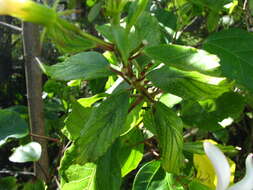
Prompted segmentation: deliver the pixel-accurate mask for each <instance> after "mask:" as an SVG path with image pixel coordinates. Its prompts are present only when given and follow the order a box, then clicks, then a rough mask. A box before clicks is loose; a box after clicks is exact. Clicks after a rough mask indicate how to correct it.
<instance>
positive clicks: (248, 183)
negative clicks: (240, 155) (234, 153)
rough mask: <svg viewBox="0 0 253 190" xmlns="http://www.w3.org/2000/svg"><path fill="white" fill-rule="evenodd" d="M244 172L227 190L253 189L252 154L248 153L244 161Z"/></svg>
mask: <svg viewBox="0 0 253 190" xmlns="http://www.w3.org/2000/svg"><path fill="white" fill-rule="evenodd" d="M245 164H246V174H245V176H244V178H243V179H242V180H241V181H239V182H238V183H236V184H234V185H232V186H231V187H229V188H228V190H253V154H249V155H248V157H247V158H246V161H245Z"/></svg>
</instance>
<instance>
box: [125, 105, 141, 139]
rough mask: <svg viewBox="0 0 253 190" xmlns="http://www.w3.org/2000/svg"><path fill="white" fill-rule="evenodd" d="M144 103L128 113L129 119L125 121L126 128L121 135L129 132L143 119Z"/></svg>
mask: <svg viewBox="0 0 253 190" xmlns="http://www.w3.org/2000/svg"><path fill="white" fill-rule="evenodd" d="M142 105H143V104H142V103H140V104H139V105H137V106H136V107H135V108H134V109H133V110H132V111H131V112H130V113H129V114H128V115H127V120H126V123H125V128H124V129H123V132H122V134H121V135H125V134H126V133H128V132H129V131H130V130H132V129H133V128H134V127H136V125H138V124H140V122H141V121H142V119H143V117H142V114H143V110H142Z"/></svg>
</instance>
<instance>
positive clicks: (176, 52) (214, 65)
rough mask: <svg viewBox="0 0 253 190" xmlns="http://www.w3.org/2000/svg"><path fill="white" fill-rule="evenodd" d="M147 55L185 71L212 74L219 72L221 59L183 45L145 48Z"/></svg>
mask: <svg viewBox="0 0 253 190" xmlns="http://www.w3.org/2000/svg"><path fill="white" fill-rule="evenodd" d="M145 54H146V55H148V56H150V57H151V58H152V59H154V60H159V61H161V62H163V63H164V64H166V65H169V66H173V67H176V68H178V69H181V70H185V71H199V72H203V73H209V74H210V73H212V72H215V71H217V69H218V67H219V66H220V64H219V58H218V57H217V56H216V55H213V54H210V53H208V52H206V51H204V50H199V49H196V48H193V47H188V46H181V45H169V44H166V45H165V44H164V45H157V46H151V47H148V48H145Z"/></svg>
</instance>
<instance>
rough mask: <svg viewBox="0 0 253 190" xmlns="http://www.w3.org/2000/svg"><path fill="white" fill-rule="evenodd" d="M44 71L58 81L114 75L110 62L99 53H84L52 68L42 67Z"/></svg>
mask: <svg viewBox="0 0 253 190" xmlns="http://www.w3.org/2000/svg"><path fill="white" fill-rule="evenodd" d="M41 67H42V70H43V71H44V72H45V73H46V74H47V75H49V76H51V77H52V78H54V79H57V80H64V81H68V80H75V79H84V80H92V79H97V78H103V77H107V76H109V75H111V74H112V72H111V70H110V66H109V63H108V61H107V60H106V59H105V57H104V56H103V55H101V54H100V53H97V52H84V53H79V54H76V55H74V56H71V57H70V58H68V59H67V60H66V61H64V62H62V63H58V64H55V65H52V66H47V65H41Z"/></svg>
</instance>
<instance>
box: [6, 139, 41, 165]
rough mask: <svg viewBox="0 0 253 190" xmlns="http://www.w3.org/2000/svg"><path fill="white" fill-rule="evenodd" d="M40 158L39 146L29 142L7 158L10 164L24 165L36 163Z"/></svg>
mask: <svg viewBox="0 0 253 190" xmlns="http://www.w3.org/2000/svg"><path fill="white" fill-rule="evenodd" d="M40 156H41V145H40V144H39V143H37V142H30V143H28V144H26V145H24V146H19V147H18V148H16V149H15V151H14V153H13V154H12V155H11V156H10V157H9V160H10V161H11V162H17V163H24V162H34V161H38V160H39V159H40Z"/></svg>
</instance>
